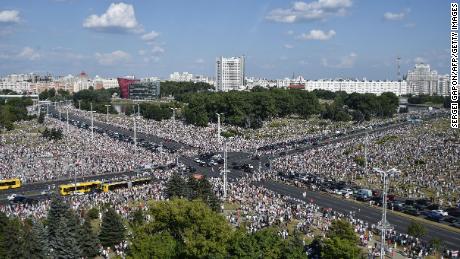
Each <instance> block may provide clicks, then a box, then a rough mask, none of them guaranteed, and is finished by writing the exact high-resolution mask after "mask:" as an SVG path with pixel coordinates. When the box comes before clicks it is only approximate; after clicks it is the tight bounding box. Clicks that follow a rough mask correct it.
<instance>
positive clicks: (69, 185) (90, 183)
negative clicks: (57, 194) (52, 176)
mask: <svg viewBox="0 0 460 259" xmlns="http://www.w3.org/2000/svg"><path fill="white" fill-rule="evenodd" d="M92 184H101V181H92V182H79V183H77V186H85V185H92ZM74 186H75V184H73V183H71V184H61V185H59V187H60V188H67V187H74Z"/></svg>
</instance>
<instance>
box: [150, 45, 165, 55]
mask: <svg viewBox="0 0 460 259" xmlns="http://www.w3.org/2000/svg"><path fill="white" fill-rule="evenodd" d="M164 52H165V49H164V48H162V47H160V46H154V47H153V49H152V53H153V54H160V53H164Z"/></svg>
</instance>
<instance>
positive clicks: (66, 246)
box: [50, 217, 80, 259]
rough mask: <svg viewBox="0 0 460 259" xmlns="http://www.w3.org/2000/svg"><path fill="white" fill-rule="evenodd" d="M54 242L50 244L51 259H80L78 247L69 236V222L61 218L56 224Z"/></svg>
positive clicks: (75, 240) (71, 235)
mask: <svg viewBox="0 0 460 259" xmlns="http://www.w3.org/2000/svg"><path fill="white" fill-rule="evenodd" d="M56 226H57V228H56V232H55V236H56V240H54V241H53V243H51V242H50V245H51V248H52V251H51V254H52V257H53V258H66V259H74V258H75V259H77V258H80V247H79V245H78V241H77V239H76V238H75V236H74V235H73V234H69V232H71V231H70V228H69V220H68V219H67V218H66V217H62V218H60V219H59V221H58V222H57V224H56Z"/></svg>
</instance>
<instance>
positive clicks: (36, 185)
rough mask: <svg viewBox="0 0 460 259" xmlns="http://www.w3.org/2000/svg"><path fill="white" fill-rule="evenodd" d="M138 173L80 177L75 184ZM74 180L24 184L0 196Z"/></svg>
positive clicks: (40, 189) (45, 187)
mask: <svg viewBox="0 0 460 259" xmlns="http://www.w3.org/2000/svg"><path fill="white" fill-rule="evenodd" d="M139 174H140V173H139V172H136V171H127V172H122V173H110V174H101V175H91V176H80V177H77V178H76V180H77V182H85V181H95V180H100V181H102V180H111V179H113V178H119V177H124V176H126V177H132V176H138V175H139ZM74 179H75V178H65V179H59V180H53V181H48V182H39V183H30V184H24V185H23V186H22V187H20V188H17V189H8V190H3V191H1V192H0V195H3V194H6V195H9V194H12V193H19V194H20V193H23V192H31V191H43V190H46V189H48V186H52V185H55V186H58V185H60V184H67V183H73V182H74Z"/></svg>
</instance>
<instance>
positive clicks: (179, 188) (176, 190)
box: [165, 174, 188, 198]
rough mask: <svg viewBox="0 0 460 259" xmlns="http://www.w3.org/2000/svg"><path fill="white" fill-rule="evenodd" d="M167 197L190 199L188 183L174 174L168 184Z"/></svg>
mask: <svg viewBox="0 0 460 259" xmlns="http://www.w3.org/2000/svg"><path fill="white" fill-rule="evenodd" d="M165 193H166V197H168V198H172V197H177V198H184V197H188V186H187V182H186V181H185V180H184V179H183V178H182V177H181V176H180V175H178V174H173V175H172V176H171V178H169V181H168V182H167V183H166V191H165Z"/></svg>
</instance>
